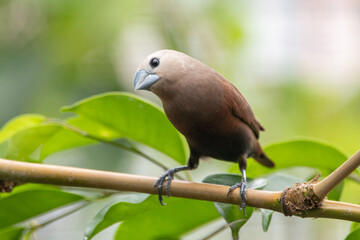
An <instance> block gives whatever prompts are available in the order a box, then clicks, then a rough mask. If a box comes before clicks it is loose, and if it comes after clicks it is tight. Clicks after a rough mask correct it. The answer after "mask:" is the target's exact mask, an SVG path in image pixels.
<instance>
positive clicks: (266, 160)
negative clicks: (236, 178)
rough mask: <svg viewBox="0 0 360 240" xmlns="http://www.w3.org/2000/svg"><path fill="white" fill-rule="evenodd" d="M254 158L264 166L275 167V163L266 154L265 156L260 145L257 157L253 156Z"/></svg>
mask: <svg viewBox="0 0 360 240" xmlns="http://www.w3.org/2000/svg"><path fill="white" fill-rule="evenodd" d="M254 159H255V160H256V161H257V162H258V163H260V164H262V165H264V166H266V167H269V168H273V167H275V163H274V162H273V161H272V160H271V159H270V158H269V157H268V156H266V154H265V153H264V151H263V150H262V149H261V147H260V154H259V155H258V156H257V157H254Z"/></svg>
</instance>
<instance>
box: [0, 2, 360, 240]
mask: <svg viewBox="0 0 360 240" xmlns="http://www.w3.org/2000/svg"><path fill="white" fill-rule="evenodd" d="M163 48H168V49H175V50H179V51H182V52H185V53H187V54H188V55H191V56H193V57H194V58H197V59H199V60H200V61H202V62H204V63H206V64H208V65H210V66H211V67H213V68H214V69H216V70H217V71H218V72H220V73H221V74H222V75H224V76H225V77H226V78H227V79H229V80H230V81H232V82H233V83H234V84H235V85H236V86H237V87H238V88H239V89H240V91H241V92H242V93H243V95H244V96H245V97H246V98H247V99H248V101H249V102H250V104H251V106H252V108H253V110H254V112H255V114H256V116H257V117H258V118H259V119H260V121H261V123H262V125H264V126H265V128H266V132H265V133H263V134H262V136H261V143H262V144H263V145H266V144H270V143H273V142H277V141H282V140H286V139H289V138H295V137H299V136H307V137H313V138H318V139H321V140H325V141H327V142H329V143H331V144H334V145H336V146H338V147H339V148H341V149H343V150H344V151H346V152H347V153H349V154H352V153H354V152H355V151H356V150H357V149H358V148H359V146H360V144H359V143H360V134H359V131H360V3H359V2H358V1H342V0H315V1H313V0H312V1H310V0H303V1H286V0H271V1H258V0H254V1H239V0H236V1H235V0H229V1H216V0H206V1H205V0H201V1H190V0H182V1H175V0H174V1H166V0H157V1H145V0H135V1H116V0H109V1H98V0H97V1H96V0H87V1H73V0H58V1H46V0H0V111H1V114H0V125H3V124H4V123H5V122H6V121H8V120H9V119H11V118H12V117H14V116H17V115H20V114H23V113H40V114H44V115H47V116H50V117H61V118H64V117H66V116H67V115H65V114H62V113H60V111H59V109H60V107H61V106H63V105H67V104H71V103H73V102H75V101H77V100H80V99H83V98H85V97H89V96H92V95H94V94H98V93H103V92H106V91H128V92H134V90H133V83H132V81H133V75H134V72H135V71H136V68H137V65H138V64H139V63H140V61H141V60H142V59H143V58H144V57H145V56H146V55H148V54H149V53H151V52H153V51H156V50H159V49H163ZM137 94H140V95H143V96H145V97H146V98H149V99H151V100H153V101H155V102H157V103H159V104H160V102H159V100H158V99H157V98H156V97H155V96H153V95H152V94H151V93H144V92H138V93H137ZM46 162H47V163H54V164H65V165H72V166H86V167H92V168H96V169H104V170H114V169H115V170H117V171H122V172H130V173H137V174H144V175H153V176H157V175H159V174H160V173H161V170H159V169H157V168H156V167H152V166H151V164H149V163H147V162H146V161H145V160H143V159H138V158H137V157H135V156H132V155H131V154H128V153H124V152H121V151H119V150H117V149H113V148H111V147H106V146H91V147H86V148H82V149H77V150H69V151H66V152H64V153H62V154H56V155H55V156H52V157H50V158H49V159H47V160H46ZM226 164H227V163H222V162H219V161H213V160H209V161H206V162H205V163H204V167H200V168H201V169H200V170H199V173H198V176H197V175H196V173H194V174H195V179H200V180H201V177H202V176H203V175H206V173H208V172H211V173H215V172H219V169H224V170H226V169H228V168H229V165H228V164H227V165H226ZM205 169H206V170H205ZM196 176H197V177H196ZM354 189H355V186H351V184H349V186H347V188H346V189H345V191H348V192H349V191H354ZM348 195H349V194H348ZM359 195H360V194H358V193H357V194H352V195H351V194H350V197H347V198H346V199H343V200H345V201H350V202H355V203H359V202H360V196H359ZM101 207H102V204H100V203H99V209H100V208H101ZM99 209H87V210H86V211H82V212H80V213H77V214H75V215H74V216H71V217H69V218H66V219H65V220H61V221H58V222H56V223H54V224H52V225H50V226H48V227H46V228H45V229H44V230H42V231H40V232H39V239H64V238H66V239H80V238H81V236H82V232H83V229H84V227H85V226H86V224H87V223H88V222H89V221H90V219H91V218H92V217H93V215H94V214H95V213H96V212H97V210H99ZM258 215H259V214H258ZM71 222H72V224H69V223H71ZM216 224H220V223H213V225H214V226H209V228H212V227H214V228H216ZM348 230H349V223H346V222H340V221H331V220H303V219H295V218H291V219H290V218H284V217H283V216H280V215H276V214H275V215H274V220H273V223H272V225H271V226H270V230H269V232H268V233H263V232H262V230H261V225H260V216H258V217H253V219H252V220H251V221H250V222H249V223H247V225H246V226H245V227H244V229H243V230H242V231H241V234H242V235H243V236H244V237H245V238H246V236H248V237H250V236H251V238H252V239H273V238H276V239H289V237H290V236H291V238H292V239H304V238H303V237H304V235H300V237H301V238H297V236H299V234H300V233H301V234H304V232H307V234H308V237H307V239H319V238H321V239H323V238H324V239H325V237H326V238H327V239H342V238H344V237H345V236H346V234H347V233H348ZM111 231H112V229H109V230H108V231H106V232H104V233H102V235H101V236H98V238H97V239H110V236H111V234H112V233H111ZM228 237H230V233H229V232H228V231H225V232H224V233H223V234H220V235H217V236H216V237H214V238H213V239H227V238H228ZM198 238H200V237H199V236H198V235H196V233H195V234H194V235H190V236H189V237H188V239H198Z"/></svg>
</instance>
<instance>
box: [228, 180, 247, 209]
mask: <svg viewBox="0 0 360 240" xmlns="http://www.w3.org/2000/svg"><path fill="white" fill-rule="evenodd" d="M236 188H240V197H241V205H240V204H239V208H242V210H243V212H244V215H245V216H246V211H245V208H246V202H245V201H246V191H247V182H246V180H245V179H242V180H241V182H240V183H236V184H234V185H232V186H231V187H230V188H229V191H228V193H227V197H229V195H230V193H231V192H232V191H234V190H235V189H236Z"/></svg>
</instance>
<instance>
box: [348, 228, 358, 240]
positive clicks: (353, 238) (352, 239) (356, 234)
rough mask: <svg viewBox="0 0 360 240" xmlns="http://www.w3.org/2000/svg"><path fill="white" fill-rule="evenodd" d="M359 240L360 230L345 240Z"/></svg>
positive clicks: (350, 234) (353, 232)
mask: <svg viewBox="0 0 360 240" xmlns="http://www.w3.org/2000/svg"><path fill="white" fill-rule="evenodd" d="M359 239H360V229H357V230H355V231H352V232H351V233H349V235H347V236H346V238H345V240H359Z"/></svg>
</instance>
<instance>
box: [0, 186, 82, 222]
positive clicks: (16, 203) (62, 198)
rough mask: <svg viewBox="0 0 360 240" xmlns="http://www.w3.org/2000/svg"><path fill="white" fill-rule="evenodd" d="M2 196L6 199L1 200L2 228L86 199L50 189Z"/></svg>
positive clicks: (0, 218)
mask: <svg viewBox="0 0 360 240" xmlns="http://www.w3.org/2000/svg"><path fill="white" fill-rule="evenodd" d="M38 187H39V186H38ZM2 196H4V197H3V198H1V199H0V228H4V227H8V226H11V225H13V224H16V223H20V222H23V221H25V220H28V219H30V218H33V217H35V216H38V215H40V214H43V213H45V212H48V211H50V210H53V209H56V208H59V207H62V206H65V205H68V204H70V203H74V202H76V201H80V200H83V199H84V198H83V197H82V196H80V195H76V194H73V193H67V192H63V191H60V190H55V189H53V190H49V189H48V188H44V189H34V190H25V191H19V192H15V193H10V194H9V195H7V196H6V195H2Z"/></svg>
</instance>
